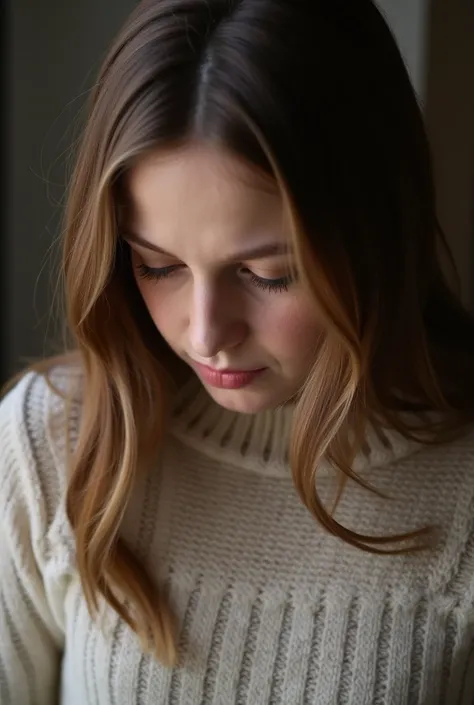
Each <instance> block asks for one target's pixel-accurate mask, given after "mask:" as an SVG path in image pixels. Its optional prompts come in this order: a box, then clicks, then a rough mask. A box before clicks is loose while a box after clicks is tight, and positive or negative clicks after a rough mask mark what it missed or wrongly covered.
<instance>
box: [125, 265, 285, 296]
mask: <svg viewBox="0 0 474 705" xmlns="http://www.w3.org/2000/svg"><path fill="white" fill-rule="evenodd" d="M184 266H185V265H183V264H174V265H170V266H168V267H148V266H147V265H146V264H139V265H137V270H138V273H139V276H140V277H141V278H142V279H148V280H152V281H161V280H163V279H168V278H169V277H170V276H172V275H173V274H175V273H176V272H177V271H178V270H180V269H182V268H183V267H184ZM241 272H242V274H243V276H244V277H245V278H247V279H248V280H249V281H250V282H251V284H252V285H253V286H256V287H257V288H258V289H262V290H264V291H272V292H282V291H288V288H289V286H290V284H292V283H293V282H294V280H295V278H294V276H291V275H287V276H284V277H277V278H276V279H266V278H264V277H259V276H257V275H256V274H254V273H253V272H252V271H251V270H249V269H247V268H242V269H241Z"/></svg>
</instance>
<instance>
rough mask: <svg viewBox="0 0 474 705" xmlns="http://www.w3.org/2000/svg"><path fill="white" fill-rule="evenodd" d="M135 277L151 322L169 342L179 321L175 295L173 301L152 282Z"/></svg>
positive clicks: (176, 329)
mask: <svg viewBox="0 0 474 705" xmlns="http://www.w3.org/2000/svg"><path fill="white" fill-rule="evenodd" d="M135 278H136V282H137V286H138V289H139V291H140V294H141V295H142V298H143V301H144V302H145V306H146V307H147V309H148V312H149V314H150V316H151V318H152V319H153V323H154V324H155V326H156V327H157V329H158V330H159V331H160V333H161V335H162V336H163V337H164V338H165V340H167V341H168V342H169V343H170V342H172V341H173V340H174V338H175V337H176V334H177V331H178V329H179V321H180V320H181V316H180V312H179V311H178V310H177V306H176V301H177V299H176V297H174V301H173V299H172V298H171V297H167V296H166V294H164V292H162V291H161V292H160V293H158V291H157V288H158V287H157V286H156V284H155V283H154V282H151V281H146V280H144V279H141V278H140V277H135Z"/></svg>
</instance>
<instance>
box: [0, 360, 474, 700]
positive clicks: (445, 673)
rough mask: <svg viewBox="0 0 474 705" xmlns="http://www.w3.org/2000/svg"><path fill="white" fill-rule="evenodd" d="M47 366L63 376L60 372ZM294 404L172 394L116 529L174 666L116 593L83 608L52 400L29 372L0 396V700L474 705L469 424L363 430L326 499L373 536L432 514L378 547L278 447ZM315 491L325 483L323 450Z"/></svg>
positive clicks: (472, 437) (57, 403) (74, 417)
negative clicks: (163, 620) (329, 509)
mask: <svg viewBox="0 0 474 705" xmlns="http://www.w3.org/2000/svg"><path fill="white" fill-rule="evenodd" d="M72 376H73V373H72V371H69V372H67V373H66V371H64V370H63V371H57V373H56V383H57V384H59V385H64V384H66V382H67V381H68V380H69V381H70V379H71V378H72ZM291 414H292V410H291V408H290V407H286V408H282V409H278V410H276V411H273V412H267V413H264V414H259V415H257V416H254V417H252V416H248V415H237V414H234V413H232V412H229V411H225V410H223V409H221V408H220V407H217V406H216V405H215V403H214V402H212V400H211V399H210V398H209V397H208V396H207V394H206V392H205V391H204V390H202V389H200V388H199V385H191V387H190V388H188V389H187V390H185V392H183V394H182V395H181V398H180V399H179V400H178V401H177V403H176V410H175V414H174V419H173V422H172V425H171V431H170V434H169V437H168V439H167V441H166V443H165V445H164V449H163V451H162V452H161V453H160V459H159V462H158V464H157V467H156V468H155V470H154V472H151V473H149V474H148V475H147V476H145V477H143V478H141V479H140V480H139V482H138V485H137V487H136V489H135V490H134V492H133V495H132V497H131V501H130V506H129V508H128V511H127V514H126V516H125V519H124V522H123V528H122V533H123V536H124V538H125V539H126V541H127V542H128V544H129V545H130V546H131V547H132V548H133V549H134V551H135V552H136V554H137V555H138V556H140V558H141V559H142V560H143V561H144V563H145V564H146V565H147V567H148V570H149V571H150V573H151V574H152V575H153V577H154V579H155V580H156V581H159V582H161V583H162V584H164V585H165V586H166V587H167V588H168V590H169V594H170V599H171V604H172V607H173V609H174V612H175V614H176V617H177V621H178V626H179V652H180V657H181V662H182V665H181V667H180V668H176V669H165V668H163V667H162V666H161V665H160V664H159V663H157V662H156V661H155V660H154V659H153V658H152V657H151V656H149V655H145V654H143V653H142V652H141V650H140V647H139V644H138V642H137V639H136V637H135V635H134V634H133V632H131V630H130V629H129V628H128V627H127V626H126V625H125V624H124V623H123V622H122V621H121V620H120V619H119V618H118V617H117V615H116V614H115V613H114V612H113V611H112V610H111V609H108V608H107V609H105V611H104V614H103V615H102V618H101V621H100V623H98V624H95V623H93V622H91V620H90V617H89V615H88V612H87V609H86V605H85V601H84V597H83V594H82V592H81V588H80V583H79V580H78V576H77V572H76V569H75V552H74V540H73V537H72V534H71V529H70V527H69V525H68V522H67V520H66V516H65V510H64V493H65V488H66V476H65V464H64V456H65V447H66V446H65V434H64V428H65V425H66V426H67V427H68V429H69V439H70V442H71V443H72V444H74V442H75V439H76V437H77V430H78V422H79V417H80V401H79V400H78V402H77V403H75V404H73V406H72V408H71V409H70V411H69V415H68V418H67V419H66V418H65V408H64V403H63V402H62V401H61V399H59V398H58V397H56V396H55V395H54V394H53V392H52V391H51V390H50V389H49V388H48V386H47V385H46V383H45V382H44V380H42V379H41V378H40V377H38V376H35V375H33V374H30V375H28V376H27V377H26V378H25V379H24V380H22V381H21V382H20V384H19V385H18V386H17V387H16V388H15V389H14V390H13V391H12V392H11V393H10V394H9V396H8V397H7V399H6V400H5V401H4V402H3V403H2V405H1V407H0V453H1V455H0V703H1V705H55V704H56V703H60V704H61V705H211V704H213V705H214V704H215V705H217V704H219V705H230V704H234V705H260V704H262V705H263V704H265V705H267V704H268V705H333V704H334V705H336V704H337V705H369V704H370V705H405V704H407V705H445V704H448V705H472V704H473V703H474V433H471V434H469V435H466V436H465V438H463V439H462V440H460V441H457V442H455V443H451V444H449V445H446V446H443V447H441V448H419V447H416V446H415V445H414V444H409V443H407V442H405V441H403V440H402V439H401V438H400V437H399V436H397V435H395V434H387V439H386V440H385V442H384V441H383V439H377V438H375V437H374V438H369V442H368V452H367V453H366V454H365V455H363V456H361V457H359V458H357V461H356V467H357V468H358V470H359V472H361V474H362V475H363V477H364V478H365V479H367V480H368V481H370V482H371V483H372V484H374V485H375V486H376V487H377V488H378V489H379V490H381V491H382V492H383V493H386V494H387V495H389V496H390V499H383V498H381V497H378V496H376V495H374V494H371V493H368V492H367V491H366V490H364V489H362V488H360V487H359V486H357V485H356V484H355V483H352V482H350V483H349V484H348V486H347V490H346V492H345V493H344V495H343V498H342V500H341V502H340V504H339V506H338V509H337V511H336V514H335V516H336V518H337V519H338V520H339V521H341V522H342V523H343V524H345V525H346V526H348V527H350V528H352V529H354V530H357V531H359V532H362V533H365V534H374V535H383V534H393V533H398V532H401V531H408V530H412V529H416V528H419V527H421V526H426V525H431V524H435V525H437V526H438V527H439V535H438V536H439V542H438V544H437V547H436V548H435V549H433V550H429V551H425V552H423V553H416V554H411V555H404V556H389V557H387V556H375V555H371V554H367V553H363V552H361V551H359V550H357V549H355V548H352V547H350V546H347V545H346V544H344V543H343V542H341V541H340V540H339V539H336V538H334V537H332V536H330V535H328V534H327V533H326V532H325V531H324V530H323V529H322V528H321V527H319V525H318V524H316V522H315V521H314V520H313V519H312V517H311V516H310V514H309V513H308V511H307V510H306V509H305V508H304V507H303V506H302V504H301V502H300V500H299V498H298V497H297V494H296V491H295V489H294V486H293V483H292V479H291V474H290V470H289V467H288V460H287V449H288V438H289V434H290V429H291ZM318 478H319V479H318V489H319V492H320V494H321V495H322V496H323V498H325V499H326V500H327V501H330V500H331V498H332V497H333V492H334V488H335V484H334V478H333V476H332V473H331V471H330V469H329V467H322V468H321V472H320V473H319V474H318Z"/></svg>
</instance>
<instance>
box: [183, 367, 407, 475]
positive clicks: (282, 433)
mask: <svg viewBox="0 0 474 705" xmlns="http://www.w3.org/2000/svg"><path fill="white" fill-rule="evenodd" d="M294 409H295V406H294V404H287V405H285V406H280V407H277V408H275V409H271V410H268V411H262V412H259V413H257V414H243V413H238V412H235V411H229V410H228V409H225V408H224V407H222V406H220V405H219V404H217V402H215V401H214V400H213V399H212V397H211V396H210V395H209V393H208V392H207V390H206V389H205V388H204V387H203V386H202V384H201V382H200V381H199V379H198V378H197V377H193V378H192V379H191V380H189V381H188V382H187V384H186V385H185V386H184V387H183V388H182V390H181V391H180V392H179V393H178V397H177V399H176V401H175V404H174V409H173V420H172V424H171V429H170V431H171V435H172V436H173V437H175V438H177V439H179V440H180V441H181V442H182V443H183V444H184V445H186V446H187V447H190V448H194V449H196V450H199V451H200V452H202V453H203V454H204V455H207V456H208V457H212V458H214V459H216V460H222V461H223V462H225V463H226V464H228V465H233V466H235V467H241V468H245V469H247V470H250V471H253V472H257V473H259V474H262V475H266V476H271V477H282V478H285V477H286V478H288V477H290V476H291V470H290V465H289V457H288V456H289V453H288V451H289V445H290V436H291V430H292V422H293V415H294ZM383 436H384V438H381V437H380V436H379V435H378V434H376V433H375V431H373V430H371V431H370V432H369V433H368V435H367V443H366V450H365V451H364V452H361V453H359V455H358V456H357V457H356V459H355V461H354V463H353V470H354V471H355V472H358V473H359V472H363V471H365V470H368V469H370V468H375V467H381V466H384V465H387V464H388V463H390V462H394V461H396V460H400V459H402V458H403V457H405V456H407V455H409V454H411V453H412V452H414V450H416V449H417V448H418V447H419V445H418V444H416V443H415V442H413V441H410V440H407V439H405V438H404V437H403V436H401V435H400V434H399V433H398V432H395V431H388V430H384V433H383ZM328 472H332V470H331V468H330V466H329V463H328V462H327V461H323V462H322V463H321V466H320V467H319V468H318V475H319V476H321V475H324V474H327V473H328Z"/></svg>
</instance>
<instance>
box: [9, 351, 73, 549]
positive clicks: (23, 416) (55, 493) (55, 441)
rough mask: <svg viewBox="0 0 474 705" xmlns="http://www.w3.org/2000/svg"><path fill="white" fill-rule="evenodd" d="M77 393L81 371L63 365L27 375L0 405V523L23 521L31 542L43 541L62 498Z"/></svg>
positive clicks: (71, 366) (71, 440)
mask: <svg viewBox="0 0 474 705" xmlns="http://www.w3.org/2000/svg"><path fill="white" fill-rule="evenodd" d="M81 389H82V373H81V371H80V369H79V367H77V366H75V365H72V364H71V365H67V364H65V365H61V366H55V367H51V368H50V369H49V370H46V371H45V372H44V373H39V372H35V371H31V372H28V373H26V374H25V375H24V376H23V377H22V378H21V379H20V381H18V382H17V383H16V385H15V386H14V387H13V388H12V389H11V390H10V391H9V392H8V394H7V395H6V396H5V397H4V398H3V400H2V402H1V403H0V448H1V456H0V517H1V518H2V519H3V520H6V522H7V524H8V525H11V522H12V521H13V522H14V523H16V524H18V521H19V520H21V521H24V520H25V519H27V520H28V524H29V527H30V535H31V536H32V537H33V536H34V535H35V534H36V536H37V537H38V538H40V536H41V537H42V538H44V537H45V534H46V533H47V531H48V529H49V528H50V527H51V525H52V524H53V522H54V519H55V517H56V514H57V510H58V507H59V505H60V504H61V500H62V498H63V497H64V493H65V490H66V486H67V455H68V452H69V449H70V448H71V447H73V446H74V443H75V439H76V438H77V434H78V428H79V419H80V410H81Z"/></svg>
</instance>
